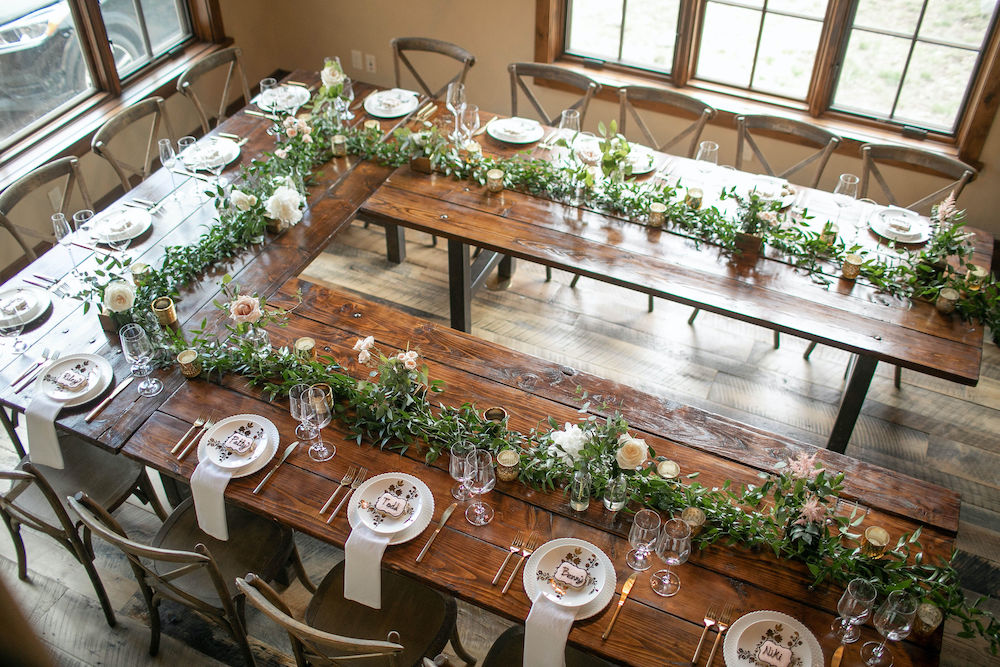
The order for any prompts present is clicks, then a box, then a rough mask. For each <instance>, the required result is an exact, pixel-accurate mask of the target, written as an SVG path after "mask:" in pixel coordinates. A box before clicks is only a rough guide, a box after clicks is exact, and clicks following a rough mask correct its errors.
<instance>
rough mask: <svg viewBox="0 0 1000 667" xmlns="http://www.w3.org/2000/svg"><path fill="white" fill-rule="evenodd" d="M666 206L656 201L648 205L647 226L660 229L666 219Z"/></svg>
mask: <svg viewBox="0 0 1000 667" xmlns="http://www.w3.org/2000/svg"><path fill="white" fill-rule="evenodd" d="M666 213H667V206H666V204H661V203H660V202H658V201H655V202H653V203H652V204H650V205H649V224H650V225H652V226H653V227H662V226H663V221H664V219H665V218H666Z"/></svg>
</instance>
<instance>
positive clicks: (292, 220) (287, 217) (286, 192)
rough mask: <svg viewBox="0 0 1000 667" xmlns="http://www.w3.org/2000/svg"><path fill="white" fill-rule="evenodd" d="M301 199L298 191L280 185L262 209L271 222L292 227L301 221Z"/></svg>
mask: <svg viewBox="0 0 1000 667" xmlns="http://www.w3.org/2000/svg"><path fill="white" fill-rule="evenodd" d="M301 205H302V197H301V196H300V195H299V192H298V190H296V189H294V188H290V187H288V186H286V185H282V186H281V187H279V188H277V189H276V190H275V191H274V194H272V195H271V196H270V197H268V199H267V201H266V202H265V203H264V208H265V209H266V210H267V217H269V218H271V219H272V220H280V221H281V222H283V223H284V224H286V225H294V224H296V223H298V221H299V220H301V219H302V211H301V210H300V208H299V207H300V206H301Z"/></svg>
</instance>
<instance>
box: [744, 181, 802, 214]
mask: <svg viewBox="0 0 1000 667" xmlns="http://www.w3.org/2000/svg"><path fill="white" fill-rule="evenodd" d="M753 190H756V191H757V195H758V196H759V197H760V198H761V199H763V200H764V201H780V202H781V208H788V207H789V206H791V205H792V204H794V203H795V195H796V194H797V191H796V189H795V186H794V185H792V184H791V183H789V182H788V181H786V180H784V179H781V178H775V177H773V176H754V177H753V178H752V179H751V181H750V183H749V184H748V186H747V194H749V193H750V192H751V191H753Z"/></svg>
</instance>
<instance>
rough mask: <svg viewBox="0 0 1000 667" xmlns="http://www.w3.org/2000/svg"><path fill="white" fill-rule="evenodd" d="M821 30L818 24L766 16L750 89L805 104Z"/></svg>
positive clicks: (817, 22) (771, 15)
mask: <svg viewBox="0 0 1000 667" xmlns="http://www.w3.org/2000/svg"><path fill="white" fill-rule="evenodd" d="M768 6H770V5H768ZM822 27H823V24H822V23H821V22H820V21H809V20H807V19H796V18H791V17H788V16H781V15H778V14H766V15H765V16H764V30H763V31H762V33H761V37H760V51H759V52H758V54H757V69H756V71H755V72H754V77H753V79H754V80H753V89H754V90H760V91H764V92H769V93H774V94H776V95H782V96H784V97H791V98H794V99H797V100H804V99H805V98H806V94H807V93H808V92H809V81H810V79H811V78H812V69H813V62H814V61H815V59H816V47H817V46H818V45H819V36H820V32H821V31H822Z"/></svg>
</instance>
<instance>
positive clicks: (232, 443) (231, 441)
mask: <svg viewBox="0 0 1000 667" xmlns="http://www.w3.org/2000/svg"><path fill="white" fill-rule="evenodd" d="M253 443H254V438H251V437H250V436H248V435H243V434H242V433H230V434H229V436H228V437H227V438H226V439H225V440H223V441H222V446H223V447H225V448H226V449H227V450H229V451H230V452H233V453H234V454H237V455H239V456H246V455H247V454H248V453H250V450H251V449H253Z"/></svg>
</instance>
